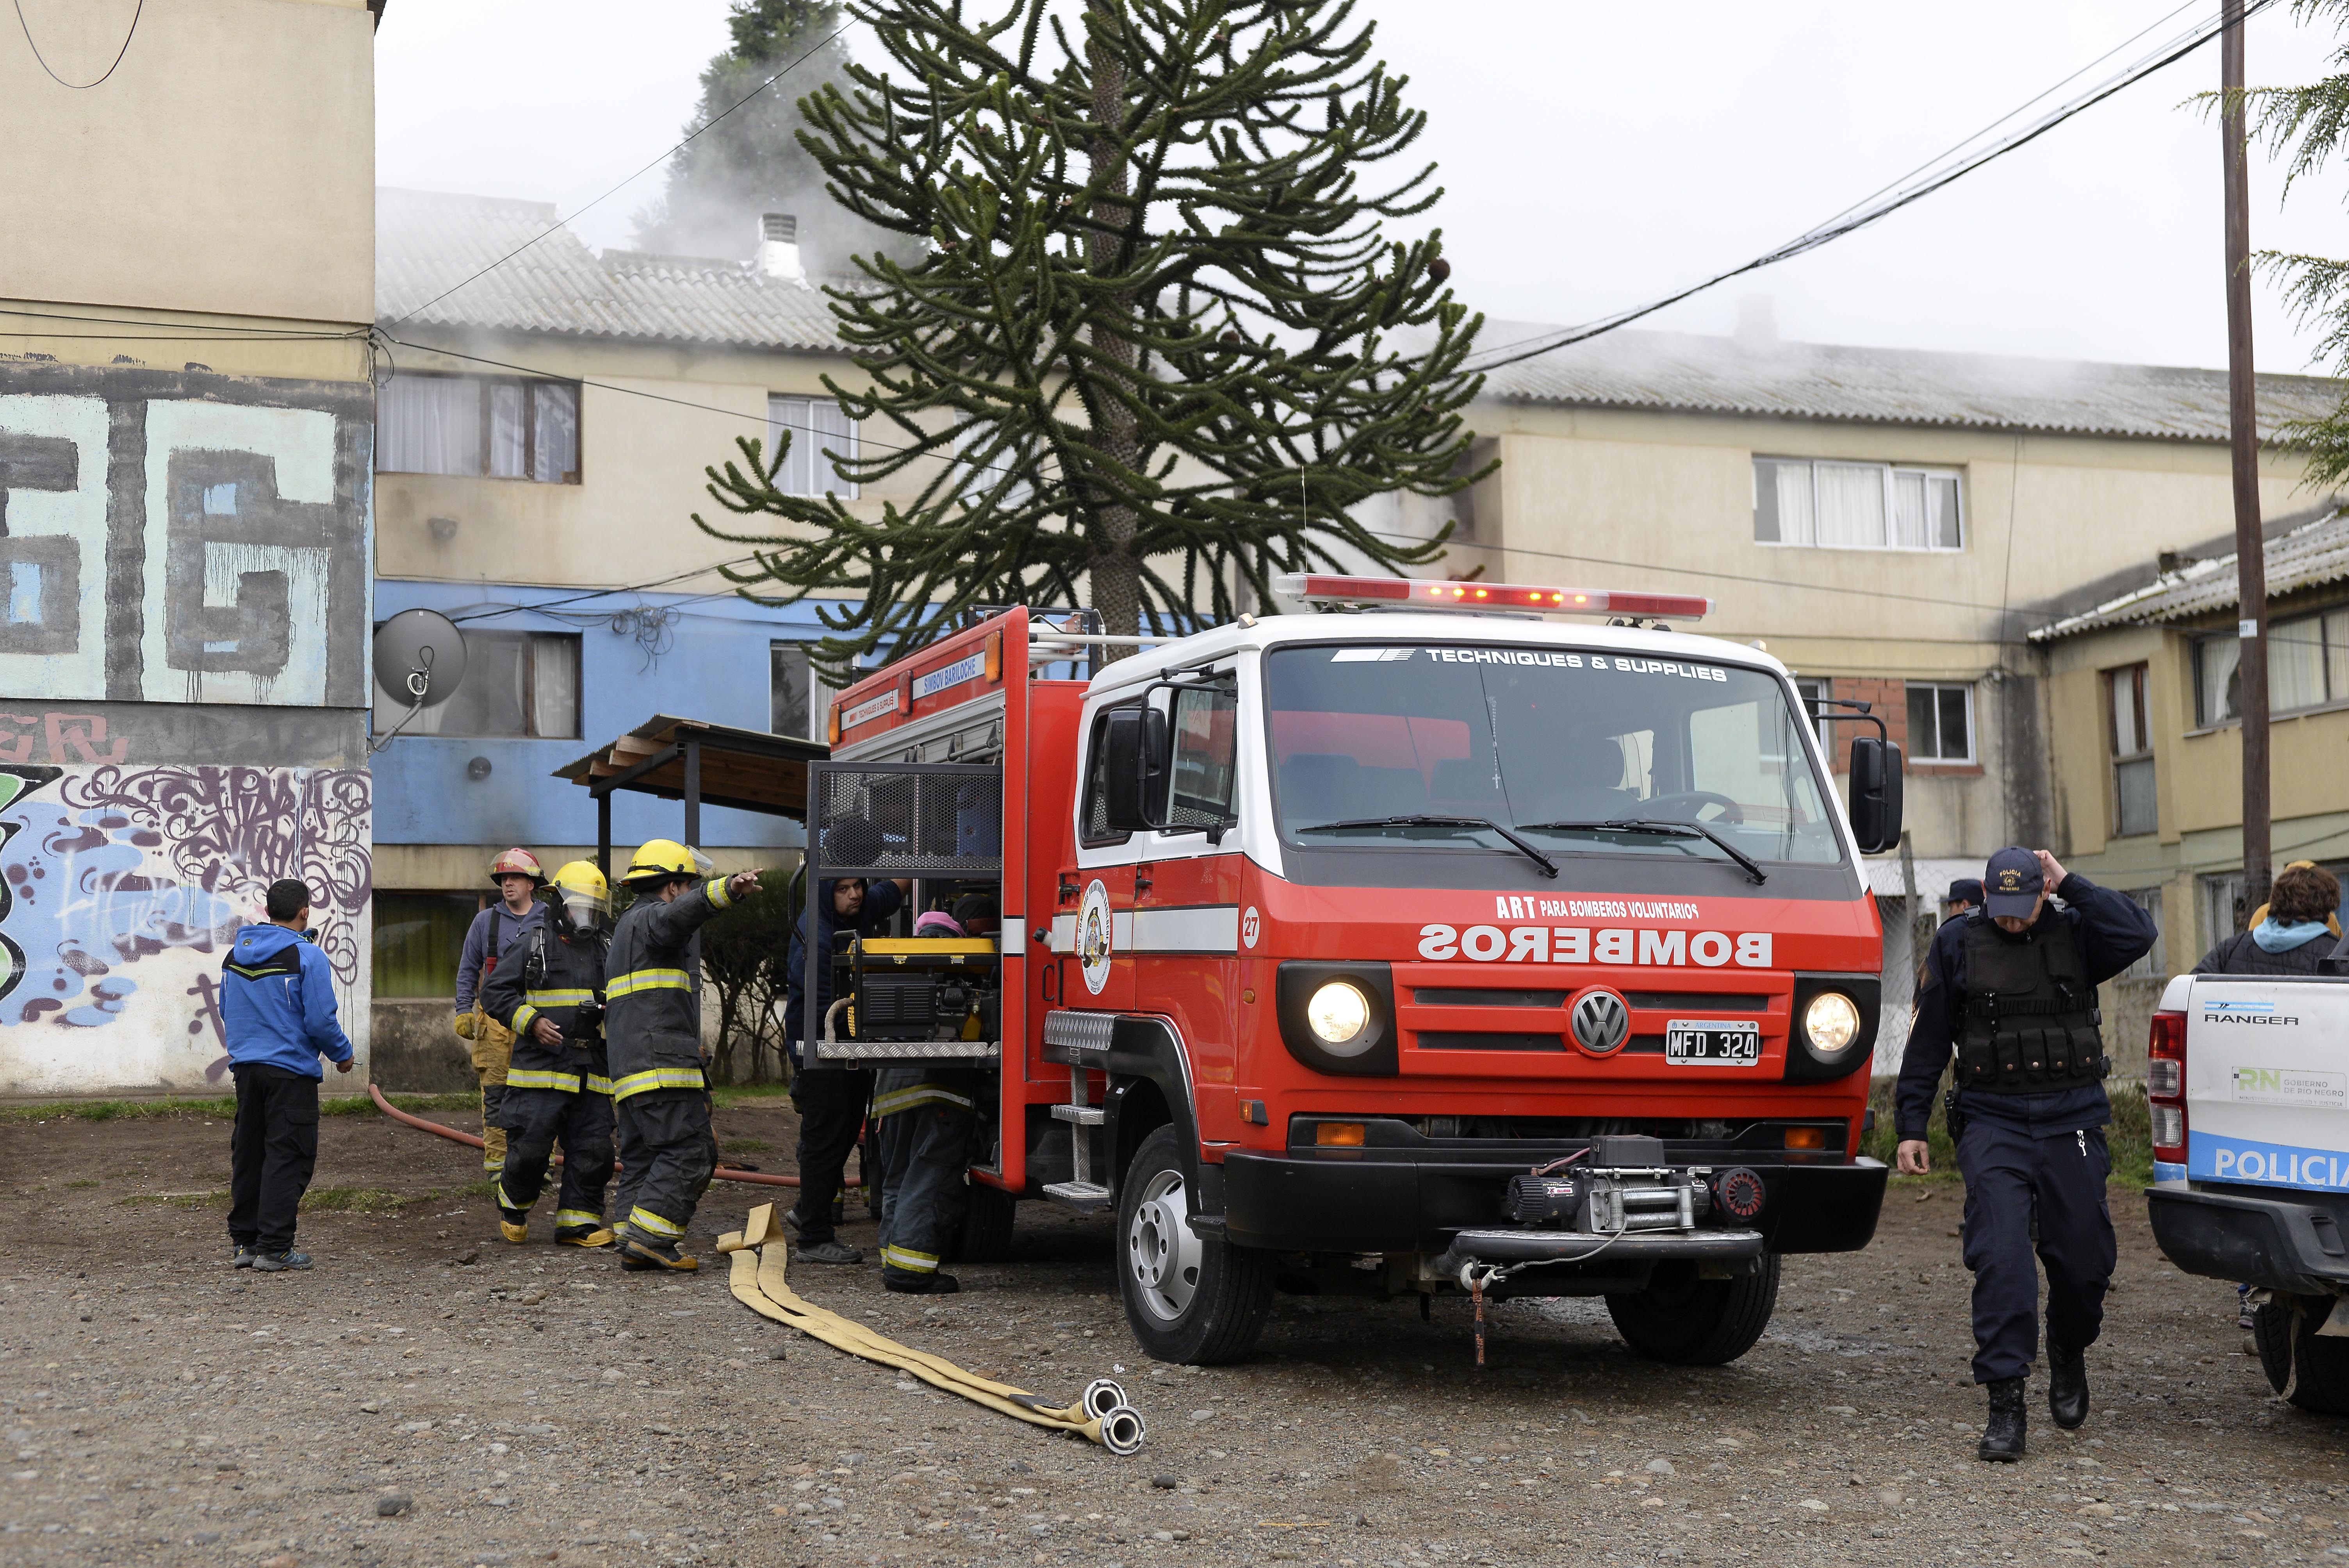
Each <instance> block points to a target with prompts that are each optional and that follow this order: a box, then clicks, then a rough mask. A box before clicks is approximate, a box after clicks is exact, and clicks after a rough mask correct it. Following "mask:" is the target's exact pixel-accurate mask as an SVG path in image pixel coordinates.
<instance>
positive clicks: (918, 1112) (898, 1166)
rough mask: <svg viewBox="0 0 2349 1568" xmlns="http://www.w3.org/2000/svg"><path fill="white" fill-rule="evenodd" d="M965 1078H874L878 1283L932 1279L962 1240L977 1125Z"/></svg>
mask: <svg viewBox="0 0 2349 1568" xmlns="http://www.w3.org/2000/svg"><path fill="white" fill-rule="evenodd" d="M967 1080H968V1074H965V1073H957V1072H952V1071H947V1072H941V1071H939V1070H937V1069H936V1068H883V1069H882V1070H881V1071H879V1072H876V1073H874V1075H873V1120H874V1141H876V1142H877V1143H878V1144H879V1145H880V1150H881V1159H880V1165H881V1171H880V1176H881V1182H882V1187H881V1277H882V1278H883V1279H884V1280H886V1279H889V1278H890V1277H892V1276H895V1277H897V1278H900V1279H914V1278H918V1277H920V1276H922V1275H925V1274H936V1273H937V1271H938V1264H939V1261H940V1260H941V1259H944V1258H946V1257H947V1256H949V1255H950V1254H951V1253H952V1251H953V1247H954V1243H955V1240H956V1238H957V1236H959V1235H960V1234H961V1233H962V1217H963V1210H964V1208H965V1207H966V1206H967V1205H968V1202H969V1199H970V1189H969V1184H968V1181H967V1179H966V1172H967V1171H968V1167H969V1164H970V1140H971V1130H972V1128H973V1126H974V1125H975V1123H976V1120H977V1118H976V1117H975V1115H974V1114H973V1108H972V1103H971V1094H970V1090H969V1085H968V1081H967Z"/></svg>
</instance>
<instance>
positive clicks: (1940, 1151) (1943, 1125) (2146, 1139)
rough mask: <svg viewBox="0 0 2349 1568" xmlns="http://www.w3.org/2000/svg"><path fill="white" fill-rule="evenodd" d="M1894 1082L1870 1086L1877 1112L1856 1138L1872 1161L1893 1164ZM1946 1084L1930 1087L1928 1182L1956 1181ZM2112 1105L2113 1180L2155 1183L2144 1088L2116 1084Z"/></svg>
mask: <svg viewBox="0 0 2349 1568" xmlns="http://www.w3.org/2000/svg"><path fill="white" fill-rule="evenodd" d="M1897 1082H1898V1080H1897V1079H1894V1078H1878V1079H1876V1080H1875V1081H1874V1082H1873V1083H1872V1084H1870V1085H1869V1086H1868V1107H1869V1109H1873V1110H1874V1111H1875V1112H1876V1127H1875V1130H1873V1131H1871V1132H1869V1133H1868V1135H1867V1136H1866V1137H1864V1138H1862V1139H1861V1140H1860V1143H1859V1151H1860V1152H1861V1153H1862V1154H1865V1155H1868V1157H1870V1158H1871V1159H1876V1160H1881V1161H1884V1162H1885V1163H1886V1164H1887V1165H1889V1164H1891V1163H1892V1157H1893V1152H1894V1150H1896V1149H1897V1148H1898V1146H1899V1133H1898V1132H1897V1131H1896V1130H1895V1129H1894V1126H1893V1105H1892V1096H1893V1089H1894V1088H1895V1086H1896V1084H1897ZM1948 1085H1949V1079H1948V1078H1946V1077H1944V1078H1943V1079H1942V1080H1941V1082H1940V1083H1939V1084H1936V1085H1935V1086H1934V1088H1933V1117H1932V1120H1931V1121H1930V1123H1929V1124H1928V1126H1927V1128H1926V1130H1925V1140H1926V1142H1927V1143H1928V1144H1929V1145H1930V1146H1931V1149H1932V1153H1933V1174H1932V1176H1931V1177H1929V1178H1927V1180H1929V1181H1930V1180H1938V1179H1946V1180H1950V1181H1955V1180H1957V1175H1958V1150H1957V1145H1955V1144H1954V1143H1952V1142H1951V1141H1950V1123H1949V1116H1948V1113H1947V1112H1945V1111H1944V1110H1943V1109H1941V1091H1942V1090H1943V1089H1944V1088H1947V1087H1948ZM2109 1093H2110V1098H2111V1099H2112V1102H2113V1119H2112V1123H2111V1125H2110V1126H2108V1127H2106V1129H2105V1142H2106V1147H2107V1148H2108V1149H2110V1150H2112V1155H2113V1180H2114V1181H2123V1182H2127V1184H2128V1185H2130V1186H2132V1187H2149V1186H2151V1185H2153V1115H2152V1109H2151V1108H2150V1107H2149V1106H2148V1105H2147V1103H2146V1098H2145V1086H2144V1085H2143V1084H2138V1083H2128V1084H2116V1085H2114V1086H2113V1087H2112V1088H2111V1089H2110V1091H2109Z"/></svg>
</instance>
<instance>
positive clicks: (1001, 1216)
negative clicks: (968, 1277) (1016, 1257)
mask: <svg viewBox="0 0 2349 1568" xmlns="http://www.w3.org/2000/svg"><path fill="white" fill-rule="evenodd" d="M1018 1208H1019V1200H1018V1199H1016V1198H1014V1197H1013V1196H1012V1195H1011V1194H1010V1193H1009V1192H1007V1191H1004V1190H1003V1189H1002V1188H1000V1187H989V1186H986V1185H984V1184H982V1183H980V1182H978V1181H973V1182H972V1183H971V1184H970V1199H969V1202H967V1203H965V1204H964V1205H963V1211H962V1230H961V1233H959V1235H958V1236H957V1240H956V1243H955V1262H957V1263H963V1264H999V1263H1001V1262H1002V1261H1003V1260H1004V1259H1006V1258H1008V1257H1009V1256H1010V1255H1011V1222H1012V1215H1013V1213H1014V1212H1015V1211H1016V1210H1017V1209H1018Z"/></svg>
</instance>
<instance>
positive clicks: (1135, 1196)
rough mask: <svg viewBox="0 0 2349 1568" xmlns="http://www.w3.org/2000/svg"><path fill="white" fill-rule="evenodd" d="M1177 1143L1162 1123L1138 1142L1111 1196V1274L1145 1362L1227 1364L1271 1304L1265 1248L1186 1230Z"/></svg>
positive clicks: (1257, 1329) (1247, 1345) (1252, 1342)
mask: <svg viewBox="0 0 2349 1568" xmlns="http://www.w3.org/2000/svg"><path fill="white" fill-rule="evenodd" d="M1189 1197H1190V1194H1189V1192H1188V1191H1186V1190H1185V1181H1184V1177H1183V1146H1182V1143H1181V1141H1180V1139H1179V1137H1178V1135H1177V1134H1176V1132H1175V1130H1174V1128H1172V1127H1162V1128H1159V1129H1157V1130H1155V1131H1154V1132H1152V1133H1151V1134H1150V1136H1149V1137H1147V1138H1145V1139H1143V1140H1142V1147H1141V1148H1139V1149H1137V1150H1134V1151H1133V1163H1132V1164H1131V1165H1129V1166H1127V1167H1126V1169H1125V1180H1124V1181H1123V1183H1121V1184H1120V1186H1119V1189H1118V1199H1117V1253H1118V1257H1117V1278H1118V1287H1119V1290H1120V1293H1121V1294H1122V1295H1123V1296H1124V1298H1125V1320H1126V1322H1127V1323H1128V1324H1130V1325H1132V1326H1133V1337H1134V1338H1135V1339H1137V1340H1139V1341H1140V1342H1141V1345H1142V1348H1143V1352H1144V1353H1145V1354H1147V1355H1149V1356H1150V1357H1153V1358H1154V1359H1155V1360H1159V1361H1172V1362H1178V1363H1184V1364H1187V1365H1189V1366H1193V1367H1213V1366H1216V1365H1217V1364H1218V1363H1221V1362H1225V1361H1236V1360H1237V1359H1238V1358H1239V1357H1243V1356H1245V1355H1247V1353H1248V1352H1249V1350H1251V1349H1253V1348H1254V1347H1255V1346H1256V1341H1257V1336H1258V1335H1259V1334H1261V1333H1263V1332H1264V1320H1265V1315H1267V1314H1268V1312H1270V1311H1271V1310H1272V1276H1273V1254H1272V1253H1268V1252H1259V1251H1257V1249H1255V1248H1253V1247H1236V1246H1233V1245H1232V1244H1230V1243H1227V1242H1226V1241H1224V1240H1222V1239H1221V1238H1220V1237H1211V1236H1203V1235H1200V1234H1199V1233H1197V1232H1196V1231H1194V1230H1193V1229H1192V1228H1191V1222H1190V1217H1189V1216H1190V1210H1189V1206H1188V1203H1189Z"/></svg>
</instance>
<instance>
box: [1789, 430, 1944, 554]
mask: <svg viewBox="0 0 2349 1568" xmlns="http://www.w3.org/2000/svg"><path fill="white" fill-rule="evenodd" d="M1764 463H1768V464H1771V465H1773V466H1774V467H1802V468H1807V469H1811V470H1812V473H1811V495H1812V498H1813V500H1812V506H1813V517H1814V525H1813V526H1814V530H1815V531H1816V508H1817V496H1818V474H1817V469H1818V466H1819V465H1820V464H1822V463H1825V464H1826V465H1828V466H1830V467H1833V468H1845V469H1852V468H1872V469H1876V470H1877V471H1878V474H1879V475H1880V477H1881V479H1882V480H1883V484H1884V526H1885V529H1886V531H1887V535H1888V538H1887V541H1886V542H1884V543H1881V544H1820V543H1817V542H1816V541H1814V540H1804V539H1795V540H1790V539H1786V538H1785V537H1783V530H1784V527H1785V524H1784V522H1783V521H1781V523H1780V528H1781V531H1782V536H1781V537H1780V538H1777V539H1756V540H1754V543H1756V544H1758V545H1761V546H1763V547H1764V548H1765V549H1775V550H1870V551H1885V552H1893V553H1897V554H1902V555H1956V554H1962V553H1963V552H1964V551H1965V548H1966V540H1967V520H1966V480H1965V472H1964V470H1963V469H1937V468H1929V467H1926V466H1925V465H1923V464H1920V463H1878V462H1870V461H1868V460H1867V459H1852V458H1782V457H1774V456H1772V455H1771V454H1769V453H1767V452H1756V453H1754V460H1753V464H1752V469H1751V474H1752V482H1753V487H1754V518H1755V520H1756V521H1757V523H1758V521H1759V519H1760V517H1761V512H1762V465H1763V464H1764ZM1903 474H1914V475H1918V476H1920V477H1922V478H1923V479H1924V480H1926V482H1927V484H1928V486H1929V487H1930V484H1931V482H1932V481H1933V480H1948V481H1950V485H1951V489H1952V490H1953V491H1954V492H1955V494H1956V498H1957V503H1958V542H1956V543H1955V544H1938V543H1936V544H1923V545H1917V544H1894V543H1892V542H1890V541H1889V532H1890V530H1891V527H1892V516H1893V512H1894V510H1895V486H1896V484H1897V483H1898V481H1899V477H1900V476H1901V475H1903ZM1929 493H1930V490H1929Z"/></svg>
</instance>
